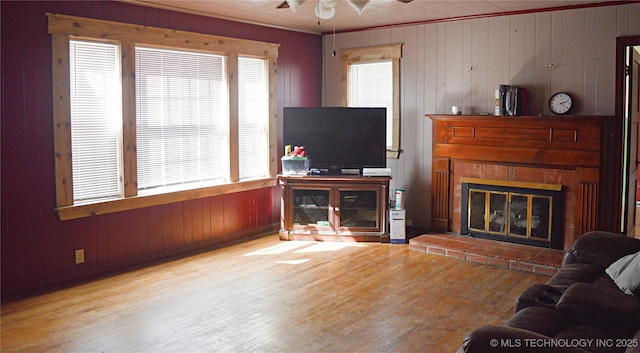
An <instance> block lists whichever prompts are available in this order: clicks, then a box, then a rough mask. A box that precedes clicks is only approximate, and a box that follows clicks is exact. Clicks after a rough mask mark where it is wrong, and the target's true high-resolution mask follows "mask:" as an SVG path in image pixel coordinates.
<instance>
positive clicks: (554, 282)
mask: <svg viewBox="0 0 640 353" xmlns="http://www.w3.org/2000/svg"><path fill="white" fill-rule="evenodd" d="M603 276H604V277H608V276H607V275H606V274H605V272H604V268H602V267H599V266H596V265H592V264H585V263H579V262H576V263H571V264H567V265H564V266H562V268H560V270H558V272H556V273H555V274H554V275H553V276H552V277H551V278H550V279H549V281H548V282H547V284H548V285H551V286H555V287H558V288H561V289H563V290H564V289H567V288H569V286H571V285H572V284H574V283H580V282H582V283H593V282H594V281H596V280H598V279H599V278H600V277H603Z"/></svg>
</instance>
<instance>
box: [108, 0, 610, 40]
mask: <svg viewBox="0 0 640 353" xmlns="http://www.w3.org/2000/svg"><path fill="white" fill-rule="evenodd" d="M121 1H124V2H129V3H135V4H139V5H144V6H152V7H159V8H164V9H171V10H175V11H182V12H188V13H195V14H199V15H204V16H211V17H217V18H224V19H231V20H236V21H242V22H249V23H257V24H263V25H268V26H272V27H278V28H285V29H291V30H296V31H301V32H308V33H331V32H332V31H333V30H334V26H335V30H336V31H337V32H340V31H347V30H354V29H362V28H374V27H380V26H388V25H395V24H403V23H415V22H425V21H437V20H442V19H451V18H469V17H473V16H477V15H487V14H499V13H504V12H508V13H513V12H521V11H524V12H527V11H531V10H536V9H545V8H555V7H566V6H569V7H571V6H582V5H589V4H594V3H605V2H615V1H603V0H593V1H588V0H581V1H561V0H554V1H546V0H528V1H523V0H517V1H504V0H498V1H484V0H468V1H440V0H414V1H412V2H410V3H406V4H405V3H402V2H400V1H398V0H371V2H370V3H369V4H368V5H367V6H366V7H365V9H364V12H363V13H362V14H361V15H358V12H357V11H356V10H355V9H354V8H353V7H351V5H349V3H347V1H346V0H340V3H339V4H338V5H337V6H336V15H335V16H334V17H333V18H332V19H330V20H322V21H320V24H318V18H317V17H316V15H315V13H314V9H315V7H316V5H317V3H318V0H307V2H306V3H304V4H302V5H301V6H300V7H298V9H297V10H296V13H295V14H294V13H293V12H292V11H291V10H290V9H287V8H285V9H277V8H276V7H277V6H278V5H279V4H281V3H282V2H283V1H284V0H121Z"/></svg>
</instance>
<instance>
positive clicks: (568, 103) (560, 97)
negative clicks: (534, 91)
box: [549, 92, 573, 115]
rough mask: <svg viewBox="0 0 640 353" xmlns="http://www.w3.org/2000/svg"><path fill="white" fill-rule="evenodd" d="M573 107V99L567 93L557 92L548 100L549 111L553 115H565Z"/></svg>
mask: <svg viewBox="0 0 640 353" xmlns="http://www.w3.org/2000/svg"><path fill="white" fill-rule="evenodd" d="M572 106H573V99H571V96H570V95H569V94H568V93H565V92H558V93H556V94H554V95H552V96H551V98H549V109H551V112H552V113H553V114H558V115H563V114H567V113H568V112H569V111H570V110H571V107H572Z"/></svg>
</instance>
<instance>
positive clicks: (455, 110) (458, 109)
mask: <svg viewBox="0 0 640 353" xmlns="http://www.w3.org/2000/svg"><path fill="white" fill-rule="evenodd" d="M451 113H453V115H458V113H460V108H458V106H457V105H454V106H452V107H451Z"/></svg>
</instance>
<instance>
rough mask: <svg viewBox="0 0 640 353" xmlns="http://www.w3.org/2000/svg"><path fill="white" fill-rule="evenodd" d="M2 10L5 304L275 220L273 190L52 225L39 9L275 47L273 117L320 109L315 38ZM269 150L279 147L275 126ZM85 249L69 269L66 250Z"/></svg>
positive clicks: (75, 9)
mask: <svg viewBox="0 0 640 353" xmlns="http://www.w3.org/2000/svg"><path fill="white" fill-rule="evenodd" d="M0 4H1V16H2V17H1V42H0V44H1V45H2V56H1V60H2V61H1V62H2V106H1V113H2V116H1V119H2V131H1V138H2V140H1V148H2V150H1V153H2V166H1V178H2V179H1V180H2V199H1V207H2V209H1V231H2V234H1V238H0V239H1V248H2V249H1V266H2V267H1V269H2V273H1V276H2V277H1V278H2V280H1V286H2V297H3V298H4V299H7V298H13V297H16V296H22V295H29V294H32V293H34V292H36V291H40V290H47V289H51V288H54V287H57V286H64V285H68V284H71V283H74V282H76V281H78V280H84V279H89V278H94V277H97V276H101V275H105V274H108V273H112V272H115V271H121V270H126V269H128V268H131V267H133V266H137V265H140V264H145V263H149V262H151V261H157V260H162V259H167V258H170V257H173V256H177V255H180V254H185V253H188V252H191V251H194V250H196V249H198V248H202V247H205V246H211V245H214V244H219V243H224V242H228V241H231V240H237V239H242V238H244V237H246V236H247V235H248V234H251V233H252V230H253V231H254V233H255V231H256V230H257V231H259V230H261V229H267V228H268V227H269V226H271V225H273V224H275V223H278V222H279V194H278V190H277V188H275V187H274V188H267V189H261V190H256V191H247V192H241V193H237V194H231V195H225V196H217V197H210V198H204V199H196V200H190V201H185V202H179V203H174V204H168V205H163V206H156V207H149V208H144V209H138V210H132V211H127V212H119V213H114V214H109V215H104V216H95V217H90V218H83V219H77V220H70V221H64V222H62V221H60V220H59V219H58V217H57V214H56V213H55V212H54V207H55V189H54V158H53V157H54V156H53V123H52V97H51V38H50V36H49V35H48V33H47V19H46V16H45V13H47V12H50V13H58V14H65V15H74V16H82V17H90V18H97V19H104V20H112V21H119V22H126V23H133V24H140V25H148V26H155V27H163V28H170V29H176V30H186V31H193V32H200V33H209V34H215V35H221V36H230V37H236V38H243V39H252V40H260V41H267V42H273V43H279V44H280V45H281V46H280V51H279V59H278V112H279V114H280V116H281V115H282V108H283V107H285V106H319V105H320V104H321V53H322V40H321V37H320V36H317V35H310V34H303V33H298V32H292V31H285V30H281V29H274V28H266V27H260V26H255V25H249V24H242V23H236V22H230V21H224V20H218V19H213V18H209V17H203V16H196V15H190V14H183V13H177V12H171V11H166V10H159V9H153V8H145V7H141V6H136V5H131V4H125V3H120V2H106V1H60V2H54V1H42V2H35V1H9V2H7V1H3V2H1V3H0ZM278 128H279V133H278V146H279V147H278V148H279V149H280V150H281V149H282V148H281V147H282V136H281V135H282V134H281V131H282V126H281V123H280V125H279V127H278ZM78 248H84V249H85V263H84V264H81V265H75V261H74V259H75V257H74V250H75V249H78Z"/></svg>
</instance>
